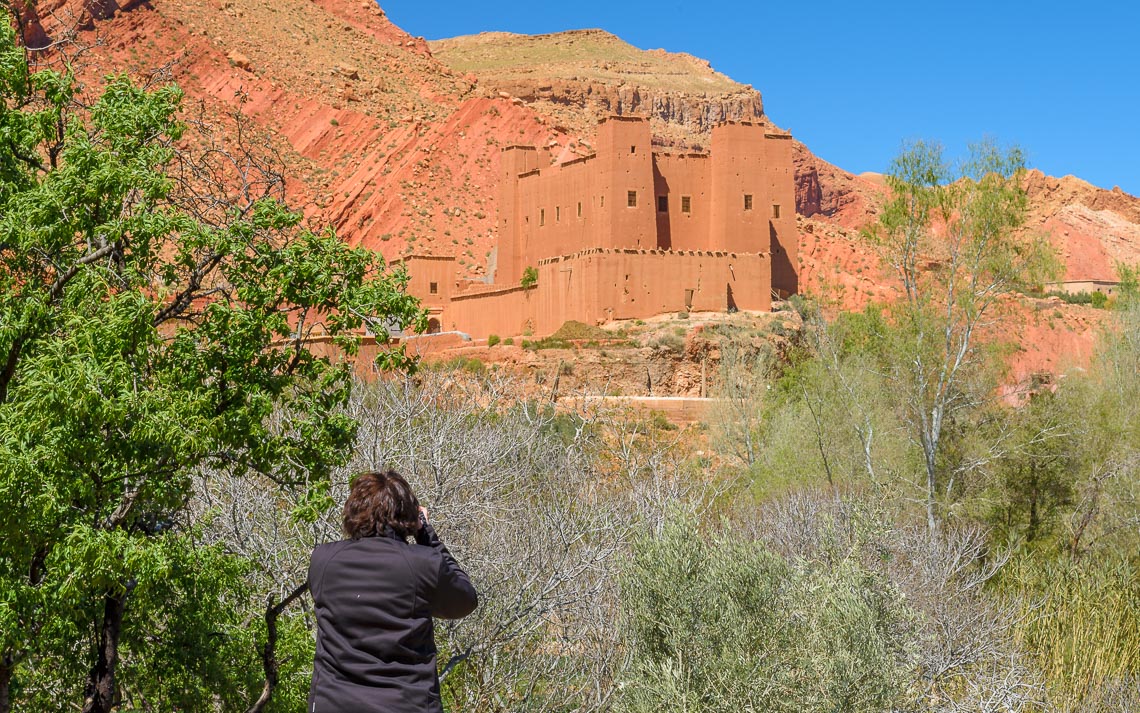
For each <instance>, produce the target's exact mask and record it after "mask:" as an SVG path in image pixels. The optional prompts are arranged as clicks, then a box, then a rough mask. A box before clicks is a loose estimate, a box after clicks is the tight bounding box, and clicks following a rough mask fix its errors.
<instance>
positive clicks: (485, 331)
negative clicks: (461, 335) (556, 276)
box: [443, 280, 561, 339]
mask: <svg viewBox="0 0 1140 713" xmlns="http://www.w3.org/2000/svg"><path fill="white" fill-rule="evenodd" d="M541 289H542V287H541V280H540V282H539V285H538V286H534V287H521V286H519V285H515V286H514V287H502V288H500V289H496V290H482V291H479V292H475V293H472V294H464V295H456V296H455V298H454V299H452V301H451V303H450V304H449V305H448V306H447V309H446V310H445V311H444V315H443V319H444V322H443V323H444V329H448V330H459V331H462V332H465V333H466V334H469V335H470V336H471V337H473V338H475V339H485V338H487V337H489V336H490V335H492V334H497V335H499V336H501V337H513V336H519V335H522V334H540V335H544V334H550V333H551V332H553V331H554V329H558V327H555V328H554V329H552V330H550V332H543V331H540V330H539V329H538V327H537V325H536V324H535V314H536V311H537V310H536V304H537V299H538V298H537V295H538V293H539V291H540V290H541ZM560 326H561V325H560Z"/></svg>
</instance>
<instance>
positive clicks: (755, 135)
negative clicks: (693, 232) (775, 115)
mask: <svg viewBox="0 0 1140 713" xmlns="http://www.w3.org/2000/svg"><path fill="white" fill-rule="evenodd" d="M766 153H767V152H766V150H765V146H764V128H763V127H762V126H760V125H754V124H748V123H743V122H742V123H729V124H722V125H720V126H718V127H716V128H715V129H713V132H712V146H711V150H710V154H711V160H712V170H711V184H712V194H713V206H712V216H711V223H710V228H711V231H712V232H711V237H710V241H709V247H710V249H712V250H728V251H731V252H755V253H759V252H768V250H769V248H770V244H771V240H770V229H769V225H768V218H769V216H770V215H771V212H772V203H773V201H772V200H771V196H770V193H769V190H768V180H767V179H768V171H767V159H768V156H767V155H766ZM790 165H791V164H790V163H789V167H790ZM748 196H751V199H750V200H751V204H750V205H749V203H748V202H747V201H748V200H749V199H748V198H747V197H748ZM792 210H793V212H794V211H795V206H794V205H793V206H792Z"/></svg>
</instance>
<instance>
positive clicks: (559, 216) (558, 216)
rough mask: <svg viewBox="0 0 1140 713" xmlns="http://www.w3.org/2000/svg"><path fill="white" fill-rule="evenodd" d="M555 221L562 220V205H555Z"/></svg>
mask: <svg viewBox="0 0 1140 713" xmlns="http://www.w3.org/2000/svg"><path fill="white" fill-rule="evenodd" d="M554 222H555V223H560V222H562V206H560V205H559V206H554Z"/></svg>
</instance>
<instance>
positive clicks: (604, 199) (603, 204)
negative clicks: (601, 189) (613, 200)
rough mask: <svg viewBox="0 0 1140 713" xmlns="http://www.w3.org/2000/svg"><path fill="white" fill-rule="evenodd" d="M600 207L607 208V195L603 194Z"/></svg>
mask: <svg viewBox="0 0 1140 713" xmlns="http://www.w3.org/2000/svg"><path fill="white" fill-rule="evenodd" d="M598 207H599V208H605V207H606V197H605V196H602V204H601V205H600V206H598Z"/></svg>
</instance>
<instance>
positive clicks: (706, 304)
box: [443, 250, 772, 339]
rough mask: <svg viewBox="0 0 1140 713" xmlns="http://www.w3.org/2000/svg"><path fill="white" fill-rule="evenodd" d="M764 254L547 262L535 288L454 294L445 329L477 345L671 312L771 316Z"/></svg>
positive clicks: (620, 255)
mask: <svg viewBox="0 0 1140 713" xmlns="http://www.w3.org/2000/svg"><path fill="white" fill-rule="evenodd" d="M770 274H771V266H770V261H769V258H768V256H767V255H763V254H760V255H757V254H751V255H737V254H729V253H719V254H714V253H692V254H690V253H671V252H665V251H634V250H629V251H611V250H602V251H590V252H587V253H585V254H582V255H578V256H569V257H564V258H560V259H559V258H556V259H553V260H547V261H544V262H543V263H541V264H540V265H539V266H538V284H537V285H536V286H535V287H532V288H529V289H524V288H522V287H511V288H504V289H501V290H494V291H484V292H479V293H474V294H464V295H456V296H455V297H454V298H453V299H452V300H451V303H450V304H449V305H448V307H447V308H446V309H445V312H444V313H445V318H444V323H443V327H444V329H458V330H461V331H463V332H466V333H468V334H470V335H471V336H472V337H474V338H477V339H479V338H485V337H487V336H489V335H491V334H498V335H499V336H501V337H508V336H520V335H523V334H525V333H527V332H528V331H529V332H531V333H532V334H534V335H535V336H538V337H542V336H547V335H550V334H553V333H554V332H555V331H557V330H558V328H559V327H561V326H562V325H563V324H564V323H565V322H566V321H568V320H572V319H573V320H577V321H580V322H585V323H587V324H603V323H605V322H609V321H611V320H615V319H642V318H646V317H652V316H654V315H658V314H663V313H669V312H685V311H690V310H692V311H698V312H706V311H707V312H723V311H725V310H727V309H729V307H730V306H731V307H735V308H737V309H744V310H756V311H767V310H769V309H771V307H772V301H771V279H770Z"/></svg>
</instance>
